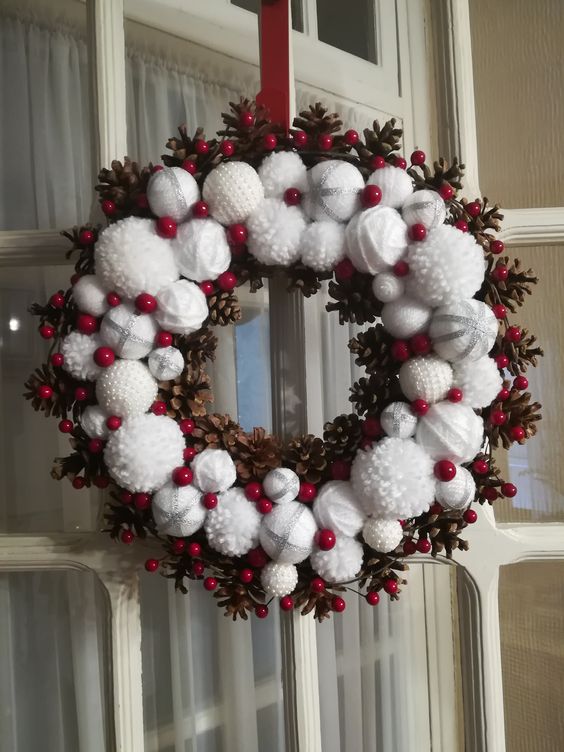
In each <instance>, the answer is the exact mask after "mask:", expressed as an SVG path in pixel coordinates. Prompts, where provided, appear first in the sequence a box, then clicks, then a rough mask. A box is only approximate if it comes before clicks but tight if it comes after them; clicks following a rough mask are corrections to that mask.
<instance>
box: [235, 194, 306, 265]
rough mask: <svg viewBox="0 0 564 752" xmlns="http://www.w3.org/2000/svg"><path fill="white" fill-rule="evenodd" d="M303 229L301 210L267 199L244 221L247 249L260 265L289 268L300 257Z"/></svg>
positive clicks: (276, 200)
mask: <svg viewBox="0 0 564 752" xmlns="http://www.w3.org/2000/svg"><path fill="white" fill-rule="evenodd" d="M305 228H306V221H305V217H304V215H303V212H302V210H301V209H300V208H299V207H297V206H287V205H286V204H285V203H284V201H282V200H280V199H278V198H266V199H265V200H264V201H263V202H262V203H261V204H260V205H259V206H258V207H257V208H256V209H255V210H254V211H253V213H252V214H251V215H250V217H249V218H248V220H247V230H248V233H249V239H248V241H247V246H248V249H249V251H250V253H252V255H253V256H254V257H255V258H257V259H258V260H259V261H261V262H262V263H263V264H281V265H282V266H289V265H290V264H292V263H293V262H294V261H297V259H298V258H299V255H300V240H301V237H302V233H303V231H304V230H305Z"/></svg>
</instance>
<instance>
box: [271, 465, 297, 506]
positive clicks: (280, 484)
mask: <svg viewBox="0 0 564 752" xmlns="http://www.w3.org/2000/svg"><path fill="white" fill-rule="evenodd" d="M262 487H263V489H264V493H265V494H266V495H267V496H268V498H269V499H270V501H274V502H276V504H285V503H286V502H288V501H294V499H296V498H297V496H298V492H299V490H300V479H299V478H298V476H297V475H296V473H295V472H294V471H293V470H290V468H289V467H277V468H275V469H274V470H271V471H270V472H269V473H267V474H266V475H265V477H264V480H263V481H262Z"/></svg>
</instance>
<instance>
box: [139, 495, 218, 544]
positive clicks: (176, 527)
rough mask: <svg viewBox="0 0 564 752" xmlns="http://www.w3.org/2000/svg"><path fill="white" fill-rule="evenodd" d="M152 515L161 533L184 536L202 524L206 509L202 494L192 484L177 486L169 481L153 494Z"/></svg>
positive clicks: (191, 533) (193, 531) (192, 532)
mask: <svg viewBox="0 0 564 752" xmlns="http://www.w3.org/2000/svg"><path fill="white" fill-rule="evenodd" d="M151 509H152V511H153V517H154V518H155V522H156V523H157V528H158V531H159V533H160V534H161V535H174V536H177V537H178V538H184V537H186V536H187V535H193V534H194V533H195V532H196V531H197V530H199V529H200V528H201V527H202V525H203V524H204V520H205V519H206V513H207V510H206V508H205V506H204V505H203V504H202V494H201V492H200V491H199V490H198V489H197V488H194V486H182V487H181V486H177V485H176V483H173V482H172V481H169V482H168V483H167V484H166V485H164V486H163V487H162V488H161V489H160V490H159V491H157V493H156V494H155V495H154V496H153V502H152V505H151Z"/></svg>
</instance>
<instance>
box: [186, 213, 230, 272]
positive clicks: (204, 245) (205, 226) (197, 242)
mask: <svg viewBox="0 0 564 752" xmlns="http://www.w3.org/2000/svg"><path fill="white" fill-rule="evenodd" d="M172 248H173V250H174V255H175V258H176V263H177V264H178V268H179V269H180V273H181V274H182V275H183V276H184V277H188V279H193V280H195V281H196V282H203V281H204V280H206V279H217V278H218V277H219V275H220V274H223V272H225V271H227V269H229V264H230V263H231V251H230V250H229V244H228V243H227V237H226V235H225V229H224V227H222V226H221V225H220V224H219V222H216V221H215V219H210V218H208V219H193V220H192V221H191V222H185V223H184V224H183V225H180V227H179V228H178V230H177V232H176V237H175V238H174V240H173V241H172Z"/></svg>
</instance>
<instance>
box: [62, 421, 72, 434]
mask: <svg viewBox="0 0 564 752" xmlns="http://www.w3.org/2000/svg"><path fill="white" fill-rule="evenodd" d="M73 428H74V425H73V422H72V420H61V421H60V422H59V431H60V432H61V433H70V432H71V431H72V429H73Z"/></svg>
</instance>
